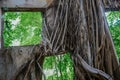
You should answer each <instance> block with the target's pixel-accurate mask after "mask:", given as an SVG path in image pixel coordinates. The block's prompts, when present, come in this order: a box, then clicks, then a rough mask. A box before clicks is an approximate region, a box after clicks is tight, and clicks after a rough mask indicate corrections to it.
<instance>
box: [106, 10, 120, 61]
mask: <svg viewBox="0 0 120 80" xmlns="http://www.w3.org/2000/svg"><path fill="white" fill-rule="evenodd" d="M106 16H107V20H108V24H109V27H110V32H111V34H112V38H113V41H114V44H115V48H116V52H117V54H118V57H119V60H120V12H119V11H112V12H108V13H106Z"/></svg>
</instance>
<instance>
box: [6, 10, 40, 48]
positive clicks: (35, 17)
mask: <svg viewBox="0 0 120 80" xmlns="http://www.w3.org/2000/svg"><path fill="white" fill-rule="evenodd" d="M4 26H5V28H4V45H5V46H6V47H7V46H14V45H15V44H16V43H15V41H18V42H19V43H20V45H31V44H38V43H40V40H41V33H40V32H41V29H42V14H41V13H40V12H7V13H5V24H4Z"/></svg>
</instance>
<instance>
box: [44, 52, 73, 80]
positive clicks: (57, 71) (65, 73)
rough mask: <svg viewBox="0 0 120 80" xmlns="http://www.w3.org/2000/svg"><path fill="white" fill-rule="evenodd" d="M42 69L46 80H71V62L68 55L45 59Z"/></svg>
mask: <svg viewBox="0 0 120 80" xmlns="http://www.w3.org/2000/svg"><path fill="white" fill-rule="evenodd" d="M43 69H44V74H45V75H46V80H73V75H74V73H73V62H72V60H71V59H70V54H69V53H67V54H63V55H58V56H51V57H46V58H45V60H44V63H43Z"/></svg>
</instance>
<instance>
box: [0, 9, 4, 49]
mask: <svg viewBox="0 0 120 80" xmlns="http://www.w3.org/2000/svg"><path fill="white" fill-rule="evenodd" d="M2 15H3V12H2V9H1V8H0V49H1V48H3V35H2V33H3V16H2Z"/></svg>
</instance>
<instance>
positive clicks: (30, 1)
mask: <svg viewBox="0 0 120 80" xmlns="http://www.w3.org/2000/svg"><path fill="white" fill-rule="evenodd" d="M52 2H53V0H0V7H2V8H3V9H4V10H9V9H10V11H13V10H15V11H16V10H25V9H27V10H31V9H34V10H43V9H45V8H47V7H48V6H49V5H50V4H51V3H52Z"/></svg>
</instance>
